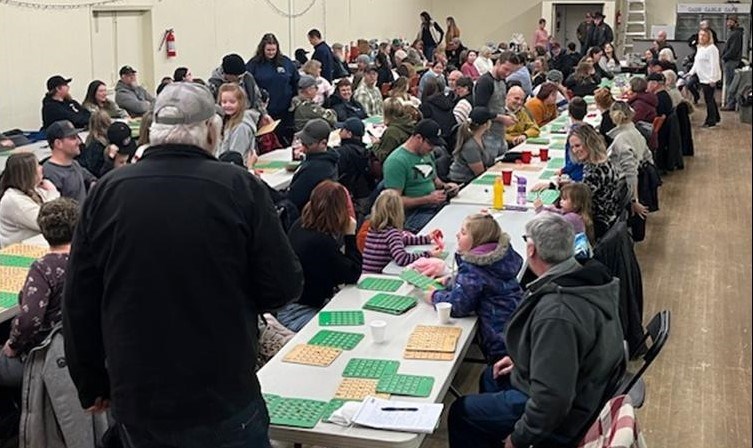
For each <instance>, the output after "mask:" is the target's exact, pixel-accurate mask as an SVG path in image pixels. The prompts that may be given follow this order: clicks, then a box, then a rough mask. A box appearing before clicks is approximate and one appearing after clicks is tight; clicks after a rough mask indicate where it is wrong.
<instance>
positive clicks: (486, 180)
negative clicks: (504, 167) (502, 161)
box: [471, 174, 500, 185]
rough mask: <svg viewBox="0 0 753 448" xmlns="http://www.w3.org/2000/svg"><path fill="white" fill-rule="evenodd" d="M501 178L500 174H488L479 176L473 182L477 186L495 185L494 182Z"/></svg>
mask: <svg viewBox="0 0 753 448" xmlns="http://www.w3.org/2000/svg"><path fill="white" fill-rule="evenodd" d="M499 177H500V175H499V174H487V175H486V176H479V177H477V178H475V179H473V180H472V181H471V183H472V184H476V185H494V182H496V181H497V179H498V178H499Z"/></svg>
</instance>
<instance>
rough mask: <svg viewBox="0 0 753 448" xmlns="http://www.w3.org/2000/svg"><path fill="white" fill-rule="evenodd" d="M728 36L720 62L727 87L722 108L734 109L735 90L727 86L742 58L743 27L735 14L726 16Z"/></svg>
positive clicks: (730, 82)
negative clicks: (722, 65)
mask: <svg viewBox="0 0 753 448" xmlns="http://www.w3.org/2000/svg"><path fill="white" fill-rule="evenodd" d="M727 28H729V36H727V42H726V43H725V44H724V51H723V52H722V62H723V63H724V84H725V85H726V86H727V87H728V88H727V98H726V101H725V105H724V108H723V109H722V110H735V105H736V100H735V96H736V95H735V92H733V91H732V89H730V88H729V86H730V85H731V84H732V79H733V78H734V77H735V69H737V68H738V67H739V66H740V62H741V61H742V59H743V28H742V27H741V26H740V25H739V24H738V22H737V16H729V17H727Z"/></svg>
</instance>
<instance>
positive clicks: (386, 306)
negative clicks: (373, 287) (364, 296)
mask: <svg viewBox="0 0 753 448" xmlns="http://www.w3.org/2000/svg"><path fill="white" fill-rule="evenodd" d="M417 303H418V301H417V300H416V299H415V298H414V297H410V296H399V295H396V294H384V293H381V294H377V295H375V296H374V297H372V298H371V299H369V301H368V302H366V303H365V304H364V305H363V308H364V309H367V310H372V311H380V312H382V313H388V314H403V313H404V312H406V311H408V310H409V309H411V308H413V307H414V306H416V304H417Z"/></svg>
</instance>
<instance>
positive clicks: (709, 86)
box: [688, 29, 722, 128]
mask: <svg viewBox="0 0 753 448" xmlns="http://www.w3.org/2000/svg"><path fill="white" fill-rule="evenodd" d="M688 75H690V76H692V75H696V76H697V77H698V81H699V82H700V84H701V87H702V88H703V101H704V102H705V103H706V121H705V122H704V123H703V127H705V128H711V127H714V126H716V124H717V123H719V122H720V121H721V117H720V116H719V107H718V106H717V105H716V99H715V98H714V92H715V91H716V83H717V82H719V80H720V79H722V69H721V66H720V62H719V49H718V48H716V45H714V42H713V41H712V40H711V33H709V31H708V30H704V29H702V30H700V31H698V48H697V51H696V54H695V61H694V62H693V68H691V69H690V71H689V72H688Z"/></svg>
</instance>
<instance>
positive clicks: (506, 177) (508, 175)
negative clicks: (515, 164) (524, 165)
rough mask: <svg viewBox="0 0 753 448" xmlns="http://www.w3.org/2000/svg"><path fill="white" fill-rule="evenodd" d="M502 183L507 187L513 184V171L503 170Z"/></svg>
mask: <svg viewBox="0 0 753 448" xmlns="http://www.w3.org/2000/svg"><path fill="white" fill-rule="evenodd" d="M502 183H503V184H505V185H510V184H512V170H511V169H504V170H502Z"/></svg>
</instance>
